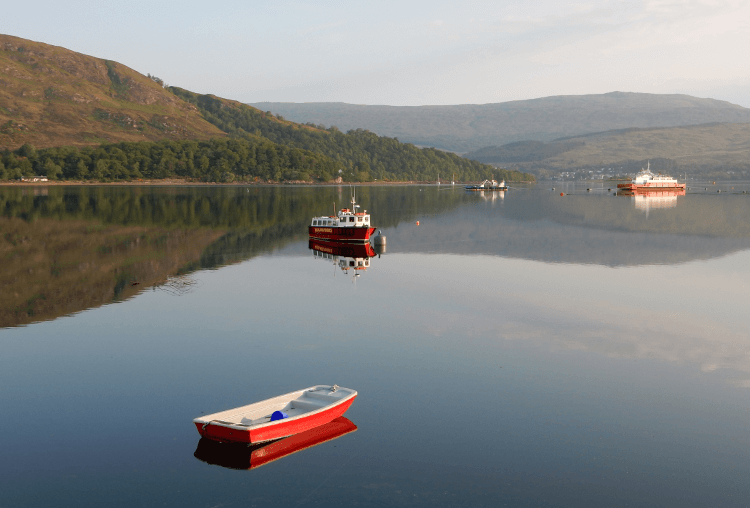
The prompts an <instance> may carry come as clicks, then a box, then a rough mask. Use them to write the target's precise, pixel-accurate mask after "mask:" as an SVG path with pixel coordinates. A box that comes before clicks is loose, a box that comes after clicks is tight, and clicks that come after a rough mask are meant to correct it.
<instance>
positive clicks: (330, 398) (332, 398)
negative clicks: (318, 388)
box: [305, 392, 341, 404]
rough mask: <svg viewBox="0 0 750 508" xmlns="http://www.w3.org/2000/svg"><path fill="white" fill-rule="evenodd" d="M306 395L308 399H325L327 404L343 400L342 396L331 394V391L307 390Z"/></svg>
mask: <svg viewBox="0 0 750 508" xmlns="http://www.w3.org/2000/svg"><path fill="white" fill-rule="evenodd" d="M305 397H307V398H308V399H317V400H322V401H325V403H326V404H328V403H331V402H337V401H339V400H341V398H340V397H337V396H335V395H331V394H330V393H326V392H305Z"/></svg>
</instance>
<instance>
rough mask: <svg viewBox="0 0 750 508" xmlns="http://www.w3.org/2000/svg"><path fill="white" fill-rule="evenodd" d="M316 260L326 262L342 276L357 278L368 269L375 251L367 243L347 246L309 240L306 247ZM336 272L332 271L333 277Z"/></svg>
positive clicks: (345, 244)
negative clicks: (341, 273)
mask: <svg viewBox="0 0 750 508" xmlns="http://www.w3.org/2000/svg"><path fill="white" fill-rule="evenodd" d="M307 247H308V249H310V250H311V251H312V253H313V256H314V257H315V258H316V259H320V260H323V261H328V262H329V263H331V264H332V265H333V266H335V267H336V268H338V269H340V270H341V271H342V272H343V273H344V274H346V275H349V271H350V270H351V272H352V274H351V275H352V277H359V276H360V275H361V274H362V273H364V272H365V270H367V269H368V268H369V267H370V259H371V258H373V257H375V254H376V252H375V249H373V248H372V246H371V245H370V244H369V243H364V244H347V243H339V242H326V241H322V240H310V241H309V243H308V245H307ZM382 252H384V250H383V251H381V253H382ZM335 274H336V272H335V271H334V276H335Z"/></svg>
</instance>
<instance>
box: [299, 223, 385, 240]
mask: <svg viewBox="0 0 750 508" xmlns="http://www.w3.org/2000/svg"><path fill="white" fill-rule="evenodd" d="M374 232H375V228H364V227H363V228H356V227H355V228H352V227H343V228H341V227H338V226H308V234H309V235H310V238H311V239H315V240H329V241H334V242H367V241H369V240H370V235H372V234H373V233H374Z"/></svg>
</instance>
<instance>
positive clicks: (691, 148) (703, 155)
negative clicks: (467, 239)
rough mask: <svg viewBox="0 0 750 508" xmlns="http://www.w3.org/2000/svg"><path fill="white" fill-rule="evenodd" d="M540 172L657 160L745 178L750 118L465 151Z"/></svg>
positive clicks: (625, 169) (664, 166)
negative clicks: (738, 120)
mask: <svg viewBox="0 0 750 508" xmlns="http://www.w3.org/2000/svg"><path fill="white" fill-rule="evenodd" d="M465 157H470V158H473V159H476V160H479V161H482V162H486V163H489V164H499V165H503V166H505V167H514V168H516V169H519V170H522V171H532V172H534V173H537V174H542V175H550V176H551V175H554V174H555V173H556V172H560V171H575V170H580V169H586V170H589V169H601V168H607V169H609V168H612V171H611V172H613V173H620V174H624V173H632V172H634V171H637V170H638V169H639V168H641V167H643V166H645V165H646V161H648V160H651V161H652V162H653V161H659V162H658V166H659V170H662V171H669V172H670V173H673V174H679V173H689V174H692V175H693V176H703V177H706V178H708V177H712V178H732V179H738V178H745V179H746V178H750V123H742V124H731V123H723V124H704V125H692V126H685V127H671V128H661V129H623V130H617V131H609V132H601V133H595V134H589V135H585V136H578V137H572V138H565V139H561V140H558V141H555V142H551V143H541V142H526V143H513V144H510V145H505V146H499V147H486V148H483V149H481V150H477V151H475V152H471V153H468V154H466V155H465Z"/></svg>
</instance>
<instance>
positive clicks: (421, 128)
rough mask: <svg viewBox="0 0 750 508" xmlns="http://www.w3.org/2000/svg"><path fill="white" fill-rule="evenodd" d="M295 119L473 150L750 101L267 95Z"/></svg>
mask: <svg viewBox="0 0 750 508" xmlns="http://www.w3.org/2000/svg"><path fill="white" fill-rule="evenodd" d="M252 106H255V107H257V108H259V109H262V110H264V111H265V110H270V111H272V112H274V113H276V114H280V115H282V116H284V117H285V118H288V119H290V120H293V121H295V122H301V123H305V122H312V123H314V124H323V125H326V126H331V125H335V126H337V127H338V128H339V129H341V130H344V131H346V130H349V129H357V128H362V129H368V130H370V131H372V132H375V133H377V134H380V135H382V136H393V137H397V138H398V139H399V140H401V141H406V142H409V143H414V144H416V145H420V146H434V147H437V148H441V149H444V150H450V151H454V152H460V153H463V152H470V151H474V150H478V149H480V148H483V147H487V146H501V145H505V144H508V143H513V142H517V141H527V140H531V141H543V142H549V141H552V140H555V139H558V138H561V137H569V136H578V135H581V134H587V133H591V132H603V131H608V130H613V129H626V128H631V127H637V128H652V127H673V126H684V125H695V124H702V123H710V122H730V123H744V122H750V109H747V108H743V107H741V106H737V105H735V104H730V103H728V102H725V101H718V100H713V99H701V98H697V97H691V96H688V95H677V94H673V95H657V94H646V93H625V92H611V93H606V94H601V95H561V96H554V97H544V98H540V99H532V100H522V101H510V102H502V103H496V104H461V105H456V106H367V105H356V104H344V103H323V102H317V103H302V104H299V103H283V102H259V103H254V104H252Z"/></svg>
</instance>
